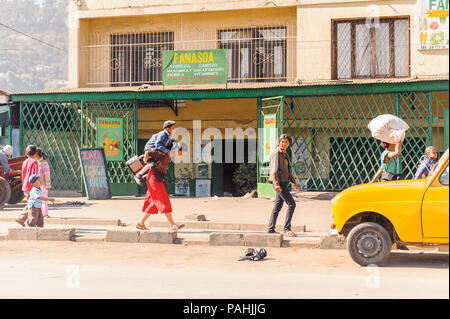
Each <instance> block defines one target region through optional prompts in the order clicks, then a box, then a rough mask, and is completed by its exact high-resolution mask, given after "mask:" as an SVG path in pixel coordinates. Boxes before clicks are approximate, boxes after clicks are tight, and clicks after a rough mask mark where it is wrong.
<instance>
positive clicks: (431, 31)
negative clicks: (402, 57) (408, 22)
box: [417, 0, 449, 50]
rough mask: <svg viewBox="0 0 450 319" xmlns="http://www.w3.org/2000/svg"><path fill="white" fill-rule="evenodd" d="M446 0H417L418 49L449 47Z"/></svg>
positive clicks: (447, 5) (447, 4) (447, 3)
mask: <svg viewBox="0 0 450 319" xmlns="http://www.w3.org/2000/svg"><path fill="white" fill-rule="evenodd" d="M448 7H449V1H448V0H417V23H418V24H419V25H418V32H419V34H418V36H419V39H418V43H419V47H418V48H419V50H437V49H448V48H449V36H448V33H449V17H448V9H449V8H448Z"/></svg>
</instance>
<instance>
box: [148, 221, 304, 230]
mask: <svg viewBox="0 0 450 319" xmlns="http://www.w3.org/2000/svg"><path fill="white" fill-rule="evenodd" d="M182 223H183V224H184V226H185V227H186V228H193V229H212V230H243V231H252V230H253V231H267V225H263V224H236V223H216V222H208V221H204V222H200V221H198V222H197V221H192V222H182ZM149 227H157V228H158V227H167V222H166V221H161V222H160V221H152V222H150V223H149ZM276 231H279V232H282V231H283V226H280V225H278V226H277V227H276ZM292 231H294V232H306V225H300V226H292Z"/></svg>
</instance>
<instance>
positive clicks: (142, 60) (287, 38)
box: [80, 25, 297, 87]
mask: <svg viewBox="0 0 450 319" xmlns="http://www.w3.org/2000/svg"><path fill="white" fill-rule="evenodd" d="M295 30H296V28H294V26H286V25H285V26H280V25H277V26H252V27H245V28H234V27H221V28H215V29H210V30H206V31H205V30H196V29H188V28H184V29H178V30H174V31H163V32H141V33H111V34H91V35H89V36H88V37H87V39H86V43H87V44H86V45H84V46H82V47H81V58H80V63H82V64H84V65H86V66H87V68H86V69H85V71H82V72H81V78H82V79H83V80H82V82H85V83H86V86H87V87H109V86H141V85H162V52H163V51H168V50H205V49H225V50H227V82H228V83H244V82H245V83H248V82H289V81H294V80H295V74H296V46H297V45H296V39H297V38H296V36H295V35H291V33H293V32H295ZM81 61H82V62H81ZM83 72H84V73H83Z"/></svg>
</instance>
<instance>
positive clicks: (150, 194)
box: [136, 145, 184, 231]
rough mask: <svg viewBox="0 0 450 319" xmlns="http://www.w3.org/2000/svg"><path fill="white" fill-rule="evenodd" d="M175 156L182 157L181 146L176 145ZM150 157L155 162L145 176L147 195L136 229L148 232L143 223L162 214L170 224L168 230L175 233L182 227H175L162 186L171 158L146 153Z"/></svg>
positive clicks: (156, 153)
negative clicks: (154, 215) (155, 215)
mask: <svg viewBox="0 0 450 319" xmlns="http://www.w3.org/2000/svg"><path fill="white" fill-rule="evenodd" d="M174 151H176V152H177V156H182V155H183V151H184V148H183V146H182V145H178V147H177V149H175V150H174ZM147 152H148V153H149V155H150V157H151V158H152V159H153V160H154V161H155V162H154V163H153V164H152V167H151V169H150V170H149V173H148V176H147V189H148V190H147V194H146V195H145V201H144V206H143V207H142V212H143V213H142V217H141V220H140V221H139V222H138V223H137V225H136V228H137V229H140V230H148V228H147V227H145V221H146V220H147V219H148V218H149V217H150V214H158V212H160V213H161V214H164V215H165V216H166V218H167V221H168V222H169V224H170V229H171V230H172V231H176V230H179V229H181V228H182V227H183V226H184V225H177V224H175V222H174V221H173V218H172V205H171V204H170V199H169V195H168V194H167V191H166V187H165V186H164V177H165V176H166V173H167V169H168V168H169V166H170V162H171V157H170V154H171V152H170V151H169V153H167V154H166V153H164V152H160V151H156V150H155V151H147Z"/></svg>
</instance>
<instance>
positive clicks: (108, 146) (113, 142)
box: [97, 117, 123, 161]
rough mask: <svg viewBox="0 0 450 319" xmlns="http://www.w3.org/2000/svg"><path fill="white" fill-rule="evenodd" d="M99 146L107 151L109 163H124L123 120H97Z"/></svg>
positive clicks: (103, 118) (108, 118) (107, 118)
mask: <svg viewBox="0 0 450 319" xmlns="http://www.w3.org/2000/svg"><path fill="white" fill-rule="evenodd" d="M97 145H98V147H101V148H103V149H104V150H105V156H106V160H107V161H123V119H122V118H114V117H98V118H97Z"/></svg>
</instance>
